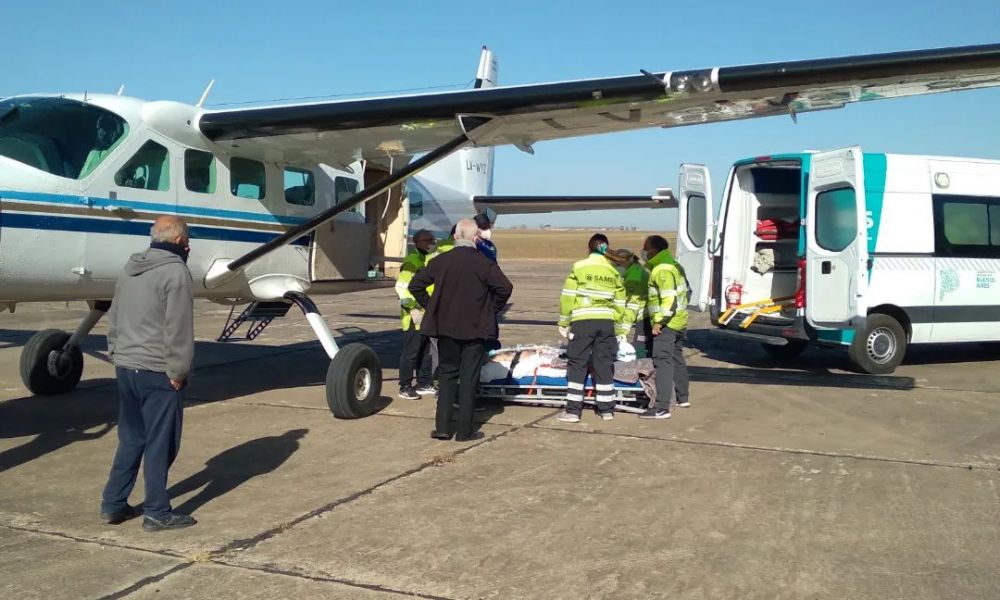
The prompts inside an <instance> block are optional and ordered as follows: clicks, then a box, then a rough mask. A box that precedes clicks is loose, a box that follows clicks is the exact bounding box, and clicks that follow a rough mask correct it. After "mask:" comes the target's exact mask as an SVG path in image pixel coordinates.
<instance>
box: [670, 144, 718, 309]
mask: <svg viewBox="0 0 1000 600" xmlns="http://www.w3.org/2000/svg"><path fill="white" fill-rule="evenodd" d="M679 190H680V197H679V200H678V205H677V206H678V211H679V215H678V218H677V262H679V263H680V264H681V266H682V267H684V272H685V274H686V275H687V279H688V285H690V286H691V296H690V298H688V305H689V306H690V307H691V308H693V309H694V310H697V311H703V310H705V307H706V306H707V305H708V283H709V277H710V275H709V274H710V269H711V263H712V257H711V253H710V248H711V245H712V240H711V238H712V216H713V210H712V181H711V178H710V177H709V173H708V167H706V166H705V165H695V164H687V163H685V164H682V165H681V171H680V185H679Z"/></svg>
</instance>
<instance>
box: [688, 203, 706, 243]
mask: <svg viewBox="0 0 1000 600" xmlns="http://www.w3.org/2000/svg"><path fill="white" fill-rule="evenodd" d="M706 204H707V203H706V202H705V197H704V196H702V195H701V194H692V195H690V196H688V201H687V234H688V239H689V240H691V243H692V244H694V246H695V247H696V248H701V247H702V246H704V245H705V220H706V219H707V218H708V213H707V210H706V209H707V207H706V206H705V205H706Z"/></svg>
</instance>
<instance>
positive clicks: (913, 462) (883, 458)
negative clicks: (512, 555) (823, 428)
mask: <svg viewBox="0 0 1000 600" xmlns="http://www.w3.org/2000/svg"><path fill="white" fill-rule="evenodd" d="M526 427H530V428H531V429H535V430H539V431H558V432H561V433H569V434H573V435H606V436H610V437H617V438H625V439H633V440H645V441H655V442H667V443H674V444H687V445H689V446H712V447H716V448H736V449H739V450H751V451H756V452H774V453H781V454H800V455H806V456H824V457H828V458H850V459H853V460H865V461H873V462H886V463H894V464H902V465H915V466H918V467H939V468H946V469H960V470H962V471H986V472H993V471H1000V467H996V466H976V465H970V464H961V463H947V462H937V461H931V460H916V459H908V458H890V457H887V456H871V455H866V454H851V453H848V452H824V451H822V450H805V449H799V448H775V447H771V446H758V445H754V444H738V443H733V442H707V441H698V440H685V439H680V438H670V437H659V436H652V435H636V434H632V433H613V432H609V431H584V430H573V429H562V428H559V427H536V426H535V425H534V423H532V424H531V425H526Z"/></svg>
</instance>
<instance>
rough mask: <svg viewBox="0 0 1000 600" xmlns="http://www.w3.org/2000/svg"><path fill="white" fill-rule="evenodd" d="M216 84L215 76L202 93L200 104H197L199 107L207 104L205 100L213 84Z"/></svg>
mask: <svg viewBox="0 0 1000 600" xmlns="http://www.w3.org/2000/svg"><path fill="white" fill-rule="evenodd" d="M214 85H215V78H214V77H213V78H212V81H209V82H208V85H207V86H206V87H205V91H204V92H202V93H201V99H200V100H198V104H196V105H195V106H197V107H198V108H201V107H202V106H205V100H208V93H209V92H211V91H212V86H214Z"/></svg>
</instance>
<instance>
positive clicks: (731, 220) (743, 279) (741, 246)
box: [721, 161, 802, 317]
mask: <svg viewBox="0 0 1000 600" xmlns="http://www.w3.org/2000/svg"><path fill="white" fill-rule="evenodd" d="M801 190H802V167H801V164H800V163H799V162H798V161H782V162H757V163H753V164H747V165H741V166H737V167H736V168H735V172H734V173H733V183H732V186H731V188H730V192H729V199H728V203H727V209H726V215H725V217H724V218H725V219H726V221H725V226H724V232H723V236H724V237H723V261H724V262H723V265H722V289H721V292H722V296H723V303H724V302H725V300H724V298H725V294H726V290H727V289H728V288H729V286H730V285H731V284H733V283H739V284H740V285H741V286H742V290H743V293H742V303H744V304H746V303H749V302H756V301H762V300H767V299H769V298H780V297H787V296H794V294H795V292H796V290H797V289H798V285H799V284H798V249H799V236H800V224H801V220H800V205H801V197H802V194H801ZM724 305H725V304H723V306H724ZM794 313H795V309H794V306H790V307H789V308H787V309H786V310H784V311H782V316H788V317H791V316H794Z"/></svg>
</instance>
